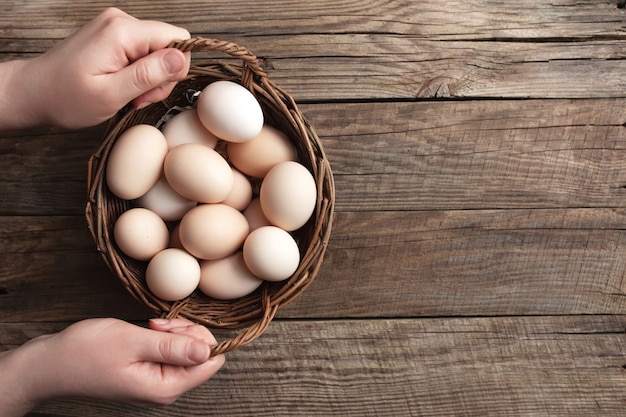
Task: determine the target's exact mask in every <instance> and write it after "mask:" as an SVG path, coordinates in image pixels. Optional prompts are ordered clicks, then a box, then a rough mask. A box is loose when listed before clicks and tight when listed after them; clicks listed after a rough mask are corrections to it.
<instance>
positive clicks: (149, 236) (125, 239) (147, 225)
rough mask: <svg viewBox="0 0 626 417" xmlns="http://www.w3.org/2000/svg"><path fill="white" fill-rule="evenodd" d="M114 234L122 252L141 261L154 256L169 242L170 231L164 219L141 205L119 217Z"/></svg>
mask: <svg viewBox="0 0 626 417" xmlns="http://www.w3.org/2000/svg"><path fill="white" fill-rule="evenodd" d="M113 236H114V239H115V243H117V246H118V247H119V248H120V250H121V251H122V252H124V253H125V254H126V255H128V256H130V257H131V258H133V259H137V260H140V261H147V260H148V259H150V258H152V257H153V256H154V255H156V254H157V253H158V252H160V251H162V250H163V249H165V248H167V246H168V243H169V231H168V230H167V225H166V224H165V222H164V221H163V219H161V218H160V217H159V216H158V215H157V214H156V213H154V212H152V211H150V210H148V209H145V208H140V207H137V208H132V209H130V210H127V211H125V212H124V213H122V214H121V215H120V216H119V217H118V218H117V220H116V221H115V225H114V228H113Z"/></svg>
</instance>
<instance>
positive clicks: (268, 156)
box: [226, 125, 297, 178]
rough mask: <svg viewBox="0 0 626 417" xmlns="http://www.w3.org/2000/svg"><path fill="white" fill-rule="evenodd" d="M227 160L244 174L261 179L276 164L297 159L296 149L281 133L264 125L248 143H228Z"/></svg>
mask: <svg viewBox="0 0 626 417" xmlns="http://www.w3.org/2000/svg"><path fill="white" fill-rule="evenodd" d="M226 152H227V153H228V159H230V162H231V163H232V164H233V165H234V166H235V167H236V168H237V169H239V170H240V171H241V172H243V173H244V174H248V175H250V176H252V177H256V178H263V177H264V176H265V174H267V172H268V171H269V170H270V169H271V168H272V167H273V166H274V165H276V164H279V163H281V162H285V161H295V160H296V159H297V154H296V148H295V147H294V145H293V144H292V143H291V142H290V141H289V139H288V138H287V136H285V134H283V133H282V132H281V131H279V130H277V129H275V128H273V127H271V126H268V125H265V126H263V129H261V133H259V135H258V136H256V137H255V138H254V139H252V140H251V141H248V142H241V143H228V145H227V146H226Z"/></svg>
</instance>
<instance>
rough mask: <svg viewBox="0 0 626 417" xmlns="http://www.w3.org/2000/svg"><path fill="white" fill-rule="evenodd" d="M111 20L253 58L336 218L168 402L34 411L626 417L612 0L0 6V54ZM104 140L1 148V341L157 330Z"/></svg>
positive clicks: (621, 179) (623, 52) (620, 159)
mask: <svg viewBox="0 0 626 417" xmlns="http://www.w3.org/2000/svg"><path fill="white" fill-rule="evenodd" d="M107 5H117V6H118V7H121V8H123V9H124V10H126V11H127V12H129V13H131V14H133V15H135V16H136V17H139V18H145V19H157V20H164V21H168V22H170V23H173V24H176V25H180V26H183V27H186V28H187V29H188V30H189V31H190V32H192V34H194V35H200V36H207V37H217V38H221V39H227V40H232V41H235V42H237V43H239V44H241V45H244V46H246V47H247V48H249V49H250V50H252V51H253V52H255V53H256V54H257V55H258V56H259V57H260V59H261V61H262V64H263V66H264V67H265V68H266V69H267V71H268V73H269V75H270V77H271V78H272V79H273V80H274V81H275V82H276V83H277V84H279V85H280V86H281V87H283V88H285V89H286V90H287V91H289V93H290V94H291V95H292V96H293V97H294V98H295V99H296V100H297V102H298V103H299V106H300V107H301V109H302V110H303V112H304V113H305V115H306V117H307V118H308V119H309V120H310V121H311V123H312V124H313V125H314V126H315V127H316V130H317V132H318V133H319V136H320V137H321V140H322V142H323V144H324V146H325V147H326V150H327V153H328V156H329V159H330V161H331V164H332V167H333V172H334V176H335V182H336V190H337V204H336V216H335V219H336V220H335V227H334V229H333V235H332V238H331V242H330V246H329V249H328V252H327V256H326V259H325V263H324V266H323V268H322V271H321V273H320V274H319V276H318V277H317V279H316V280H315V282H314V283H313V284H312V286H311V287H310V288H309V289H308V290H307V291H306V292H305V293H304V294H303V295H302V296H301V297H300V298H298V299H297V300H296V301H294V302H293V303H292V304H290V305H289V306H287V307H285V308H284V309H282V310H281V311H280V312H279V315H278V316H279V317H278V318H277V319H276V320H274V321H273V322H272V324H271V325H270V328H269V329H268V331H267V332H266V333H265V334H264V335H263V336H262V337H261V338H260V339H258V340H257V341H255V342H254V343H253V344H252V345H250V346H247V347H245V348H242V349H239V350H237V351H235V352H232V353H229V354H228V356H227V362H226V364H225V366H224V368H223V369H222V371H221V372H220V373H219V374H218V375H216V376H215V377H214V378H213V379H212V380H211V381H209V382H208V383H206V384H205V385H203V386H202V387H200V388H198V389H197V390H194V391H192V392H190V393H188V394H187V395H185V396H184V397H183V398H181V399H180V400H179V401H178V402H176V403H175V404H174V405H172V406H168V407H164V408H155V409H147V410H146V409H141V408H135V407H130V406H125V405H120V404H113V403H106V402H99V401H90V400H82V399H62V400H55V401H51V402H48V403H45V404H42V405H40V406H39V407H38V408H37V409H36V410H34V411H33V412H32V413H31V414H29V416H32V417H35V416H39V417H43V416H192V415H195V416H252V415H254V416H331V415H333V416H355V417H356V416H390V417H391V416H394V417H395V416H499V417H501V416H548V415H550V416H585V417H588V416H623V415H626V337H625V335H624V330H625V328H626V282H625V280H624V276H625V273H626V231H625V228H626V204H625V200H626V157H625V155H626V8H625V3H624V1H616V0H606V1H600V0H576V1H574V0H557V1H553V2H545V1H539V0H527V1H522V2H520V1H513V0H503V1H471V0H470V1H450V2H442V1H439V0H424V1H401V0H385V1H378V0H370V1H364V2H359V1H347V0H332V1H326V0H318V1H312V2H295V1H287V0H268V1H263V2H257V1H254V0H249V1H239V0H228V1H222V0H211V1H208V0H201V1H192V0H186V1H185V0H181V1H176V2H172V1H161V0H159V1H146V0H130V1H124V2H122V1H113V2H103V1H91V0H79V1H74V0H72V1H70V0H29V1H26V2H25V1H21V0H20V1H17V0H2V3H1V4H0V60H9V59H13V58H28V57H30V56H34V55H37V54H39V53H41V52H43V51H44V50H46V49H47V48H49V47H50V46H51V45H53V44H54V43H55V42H57V41H58V40H59V39H62V38H64V37H66V36H68V35H69V34H71V33H72V32H73V31H75V30H76V29H77V28H78V27H80V25H82V24H83V23H85V22H86V21H87V20H89V19H91V18H92V17H93V16H95V15H96V14H97V13H98V12H99V11H100V10H101V9H103V8H104V7H105V6H107ZM50 82H51V83H54V80H50ZM102 131H103V126H98V127H95V128H90V129H85V130H81V131H74V132H69V131H62V130H58V129H34V130H29V131H24V132H9V133H2V134H0V167H2V169H1V171H0V196H1V198H0V348H2V349H7V348H12V347H15V346H18V345H20V344H22V343H24V342H25V341H26V340H28V339H30V338H31V337H34V336H36V335H39V334H43V333H48V332H52V331H56V330H59V329H62V328H64V327H65V326H67V325H68V324H69V323H71V322H73V321H76V320H80V319H83V318H87V317H102V316H113V317H119V318H123V319H126V320H130V321H136V322H139V323H145V320H146V319H147V318H148V317H150V313H149V312H148V311H147V310H146V309H145V308H144V307H142V306H140V305H138V303H137V302H135V300H134V299H132V298H131V297H130V295H128V294H127V293H126V292H125V290H124V289H123V288H122V286H121V284H120V283H119V281H118V280H117V279H116V278H115V277H114V276H113V275H112V274H111V272H109V271H108V270H107V269H106V267H105V266H104V264H103V262H102V260H101V259H100V257H99V255H98V254H97V253H96V250H95V246H94V244H93V242H92V241H91V239H90V235H89V233H88V231H87V227H86V223H85V220H84V217H83V208H84V204H85V201H86V163H87V159H88V158H89V156H90V155H91V153H92V152H93V151H94V150H95V149H96V148H97V146H98V144H99V141H100V139H101V137H102Z"/></svg>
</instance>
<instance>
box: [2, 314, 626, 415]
mask: <svg viewBox="0 0 626 417" xmlns="http://www.w3.org/2000/svg"><path fill="white" fill-rule="evenodd" d="M625 320H626V316H623V315H622V316H619V315H610V316H600V315H598V316H564V317H547V316H544V317H501V318H483V319H476V318H448V319H424V320H414V319H397V320H357V321H352V320H347V321H336V320H332V321H318V320H316V321H304V322H299V321H295V322H280V321H279V322H276V323H274V324H273V325H272V326H271V328H270V329H269V330H268V331H267V333H265V335H264V336H263V338H261V339H259V340H258V341H257V342H255V346H254V347H253V348H248V349H240V350H237V351H234V352H232V354H229V355H230V356H229V359H228V364H227V365H225V367H224V368H223V370H222V371H220V373H219V374H218V375H216V376H215V377H214V378H213V379H212V380H211V381H209V382H208V383H207V384H205V385H203V386H202V387H200V388H198V389H197V390H195V391H192V392H190V393H188V394H187V395H186V396H185V397H183V398H182V399H180V400H179V401H178V402H177V403H176V404H175V405H172V406H168V407H164V408H159V409H150V410H145V409H140V408H136V407H129V406H120V405H117V404H111V403H102V402H93V401H92V402H85V401H83V400H75V399H66V400H58V401H53V402H50V403H47V404H44V405H42V406H41V407H39V408H38V409H37V411H36V412H34V413H31V414H30V415H31V416H32V417H35V416H42V417H43V416H66V415H68V416H74V415H76V416H78V415H80V416H111V417H116V416H120V417H121V416H146V417H147V416H163V417H165V416H168V417H172V416H180V417H183V416H184V417H187V416H192V415H194V416H195V415H197V416H215V415H254V416H289V417H291V416H295V415H302V416H341V417H344V416H350V417H361V416H372V417H374V416H376V417H380V416H388V417H396V416H434V415H437V416H494V417H502V416H520V415H527V416H554V415H563V416H572V417H576V416H580V417H588V416H601V415H615V416H618V415H623V411H624V406H625V405H624V392H623V390H622V391H621V392H620V390H619V388H620V387H621V388H623V387H624V382H623V380H624V378H625V377H626V376H625V372H624V368H623V366H624V363H626V361H625V358H624V350H625V349H626V341H625V339H624V334H623V330H624V328H623V325H624V321H625ZM55 326H56V325H55ZM55 326H53V325H42V324H41V323H35V324H32V323H16V324H14V325H4V326H1V327H0V328H2V330H3V333H4V334H5V336H4V338H5V340H6V339H9V340H10V341H11V343H16V344H17V343H20V342H21V341H23V340H26V339H27V338H29V337H32V336H34V335H37V334H40V333H41V332H46V331H48V330H49V329H50V328H54V327H55Z"/></svg>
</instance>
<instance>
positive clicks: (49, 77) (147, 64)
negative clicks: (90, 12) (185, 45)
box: [0, 8, 190, 128]
mask: <svg viewBox="0 0 626 417" xmlns="http://www.w3.org/2000/svg"><path fill="white" fill-rule="evenodd" d="M189 37H190V35H189V32H188V31H187V30H185V29H182V28H179V27H176V26H172V25H169V24H167V23H163V22H157V21H147V20H138V19H136V18H134V17H132V16H130V15H128V14H126V13H124V12H123V11H121V10H119V9H116V8H108V9H106V10H104V11H103V12H102V13H100V14H99V15H98V16H97V17H96V18H94V19H93V20H92V21H90V22H88V23H87V24H86V25H84V26H83V27H82V28H81V29H79V30H78V31H77V32H75V33H74V34H73V35H71V36H70V37H68V38H67V39H65V40H63V41H62V42H60V43H59V44H57V45H56V46H54V47H53V48H51V49H50V50H48V51H47V52H46V53H44V54H43V55H40V56H38V57H37V58H34V59H32V60H29V61H20V62H19V63H17V62H13V64H14V65H13V66H12V67H11V66H9V70H12V71H9V73H10V74H11V75H12V77H11V78H16V80H13V81H12V84H11V85H8V86H7V88H12V89H14V90H17V89H18V88H19V89H20V91H12V92H13V93H14V94H13V95H11V97H12V100H14V103H13V104H14V105H15V107H16V108H15V109H14V110H15V111H14V112H13V113H12V114H11V117H15V118H22V119H23V120H21V121H20V122H21V123H18V124H17V125H16V126H11V125H8V126H9V127H27V126H32V125H39V124H51V125H56V126H60V127H64V128H80V127H86V126H91V125H95V124H98V123H100V122H103V121H105V120H107V119H109V118H110V117H112V116H113V115H114V114H115V113H116V112H117V111H118V110H120V109H121V108H122V107H124V106H125V105H126V104H127V103H129V102H132V103H133V104H134V105H135V106H136V107H139V108H140V107H143V106H145V105H147V104H150V103H153V102H157V101H160V100H162V99H164V98H166V97H167V96H168V95H169V93H170V92H171V91H172V89H173V88H174V85H175V83H176V81H179V80H180V79H182V78H183V77H185V76H186V74H187V72H188V70H189V65H190V56H189V53H183V52H181V51H179V50H177V49H173V48H166V47H167V46H168V45H169V44H170V43H171V42H172V41H174V40H181V39H188V38H189ZM0 85H1V84H0ZM8 93H9V92H7V91H2V89H1V88H0V94H2V95H6V94H8ZM16 99H17V100H19V102H17V103H16V102H15V100H16ZM5 100H6V98H5ZM20 104H21V106H20ZM0 107H2V106H0ZM1 125H2V123H0V126H1Z"/></svg>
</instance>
